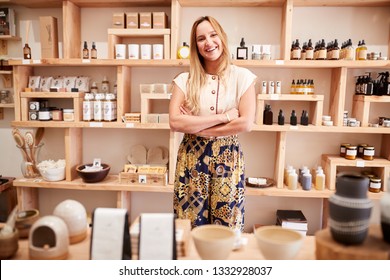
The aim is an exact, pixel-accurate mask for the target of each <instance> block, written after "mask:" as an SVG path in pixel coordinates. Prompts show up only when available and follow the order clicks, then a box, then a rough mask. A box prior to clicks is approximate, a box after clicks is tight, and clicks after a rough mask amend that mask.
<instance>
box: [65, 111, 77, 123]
mask: <svg viewBox="0 0 390 280" xmlns="http://www.w3.org/2000/svg"><path fill="white" fill-rule="evenodd" d="M63 117H64V121H65V122H73V121H74V110H73V109H64V110H63Z"/></svg>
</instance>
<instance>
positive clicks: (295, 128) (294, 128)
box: [290, 125, 298, 130]
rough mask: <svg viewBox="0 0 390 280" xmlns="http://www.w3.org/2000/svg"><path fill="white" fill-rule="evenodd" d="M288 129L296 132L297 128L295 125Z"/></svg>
mask: <svg viewBox="0 0 390 280" xmlns="http://www.w3.org/2000/svg"><path fill="white" fill-rule="evenodd" d="M290 129H291V130H298V126H296V125H290Z"/></svg>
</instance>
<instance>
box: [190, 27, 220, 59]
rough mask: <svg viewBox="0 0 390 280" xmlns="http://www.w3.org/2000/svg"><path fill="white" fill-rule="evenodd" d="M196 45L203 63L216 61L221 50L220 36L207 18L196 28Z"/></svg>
mask: <svg viewBox="0 0 390 280" xmlns="http://www.w3.org/2000/svg"><path fill="white" fill-rule="evenodd" d="M196 45H197V47H198V51H199V54H200V55H201V56H202V57H203V58H204V62H205V63H208V62H215V61H217V60H218V59H219V58H220V57H221V54H222V52H223V48H222V41H221V38H220V37H219V36H218V34H217V32H216V31H215V30H214V28H213V27H212V26H211V24H210V22H209V21H207V20H205V21H203V22H201V23H200V24H199V25H198V26H197V28H196Z"/></svg>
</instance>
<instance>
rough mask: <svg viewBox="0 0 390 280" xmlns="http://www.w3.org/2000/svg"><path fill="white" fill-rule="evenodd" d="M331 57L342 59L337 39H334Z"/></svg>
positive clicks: (332, 58)
mask: <svg viewBox="0 0 390 280" xmlns="http://www.w3.org/2000/svg"><path fill="white" fill-rule="evenodd" d="M330 59H331V60H339V59H340V48H339V43H338V42H337V39H335V40H334V43H333V48H332V52H331V57H330Z"/></svg>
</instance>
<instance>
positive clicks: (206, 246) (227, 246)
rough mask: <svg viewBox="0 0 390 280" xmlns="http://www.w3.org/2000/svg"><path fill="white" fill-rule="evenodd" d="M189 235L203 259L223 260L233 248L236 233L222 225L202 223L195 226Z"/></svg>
mask: <svg viewBox="0 0 390 280" xmlns="http://www.w3.org/2000/svg"><path fill="white" fill-rule="evenodd" d="M191 236H192V239H193V241H194V244H195V248H196V250H197V251H198V254H199V256H200V257H201V259H203V260H225V259H227V258H228V256H229V254H230V252H231V251H232V250H233V246H234V242H235V238H236V234H235V233H234V231H233V230H232V229H230V228H229V227H227V226H222V225H203V226H198V227H195V228H194V229H193V230H192V231H191Z"/></svg>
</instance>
